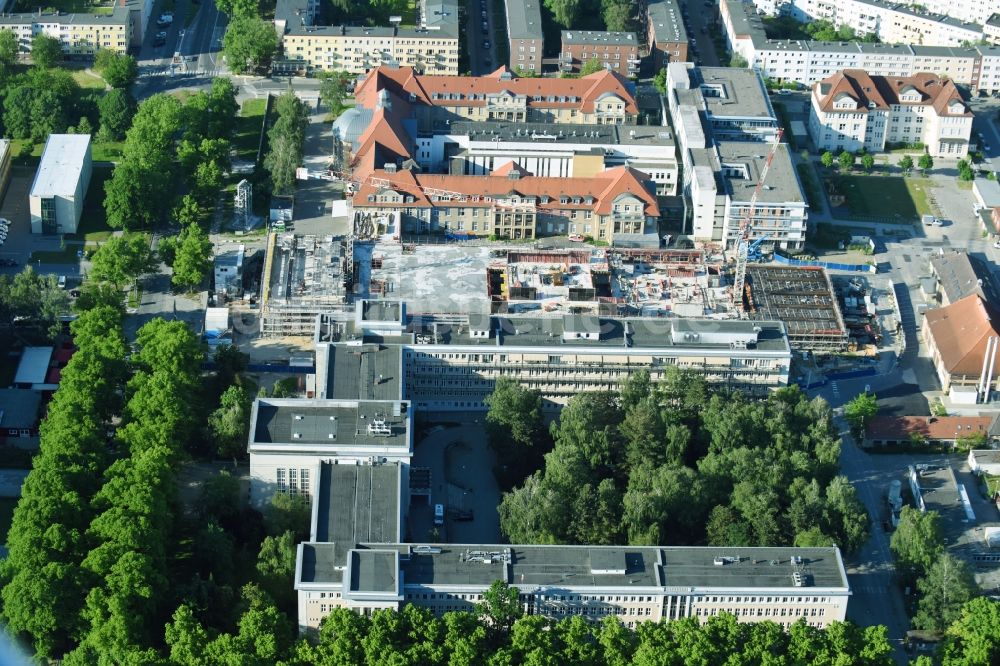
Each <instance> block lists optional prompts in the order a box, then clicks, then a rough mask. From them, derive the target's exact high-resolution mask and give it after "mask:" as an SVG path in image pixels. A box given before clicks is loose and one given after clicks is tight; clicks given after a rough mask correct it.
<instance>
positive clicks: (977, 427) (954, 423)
mask: <svg viewBox="0 0 1000 666" xmlns="http://www.w3.org/2000/svg"><path fill="white" fill-rule="evenodd" d="M992 423H993V417H991V416H875V417H873V418H872V419H871V420H869V422H868V427H867V428H866V430H867V436H868V438H869V439H895V440H899V439H908V438H909V437H910V436H911V435H919V436H921V437H923V438H925V439H929V440H953V439H957V437H959V436H968V435H973V434H976V433H983V434H984V435H986V434H988V433H989V431H990V425H991V424H992Z"/></svg>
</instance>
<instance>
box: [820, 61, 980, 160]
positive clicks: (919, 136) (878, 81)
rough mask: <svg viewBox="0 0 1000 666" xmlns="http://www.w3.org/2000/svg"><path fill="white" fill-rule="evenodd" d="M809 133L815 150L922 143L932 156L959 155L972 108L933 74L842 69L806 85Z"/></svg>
mask: <svg viewBox="0 0 1000 666" xmlns="http://www.w3.org/2000/svg"><path fill="white" fill-rule="evenodd" d="M809 134H810V136H811V137H812V139H813V143H815V144H816V146H817V147H818V148H819V149H820V150H830V151H833V152H840V151H843V150H846V151H849V152H857V151H859V150H862V149H863V150H866V151H868V152H871V153H878V152H882V151H883V150H885V149H886V146H887V144H888V145H889V146H891V145H892V144H914V143H922V144H924V146H925V147H926V150H927V152H928V153H929V154H931V155H933V156H935V157H955V158H960V157H965V156H966V155H968V152H969V137H970V136H971V134H972V112H971V111H970V110H969V108H968V107H967V106H966V104H965V102H964V101H962V96H961V93H959V91H958V89H957V88H956V87H955V84H954V83H952V82H951V81H949V80H943V79H940V78H938V77H937V76H935V75H933V74H928V73H923V74H916V75H914V76H909V77H883V76H869V74H868V73H867V72H864V71H862V70H844V71H843V72H840V73H838V74H835V75H833V76H831V77H828V78H826V79H824V80H822V81H820V82H819V83H817V84H816V85H815V86H813V91H812V105H811V111H810V115H809Z"/></svg>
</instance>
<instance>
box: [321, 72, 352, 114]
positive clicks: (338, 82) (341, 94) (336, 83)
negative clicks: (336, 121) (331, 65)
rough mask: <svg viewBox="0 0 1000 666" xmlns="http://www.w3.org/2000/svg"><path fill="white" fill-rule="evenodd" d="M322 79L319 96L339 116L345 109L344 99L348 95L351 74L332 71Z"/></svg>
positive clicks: (332, 112)
mask: <svg viewBox="0 0 1000 666" xmlns="http://www.w3.org/2000/svg"><path fill="white" fill-rule="evenodd" d="M321 80H322V83H321V84H320V87H319V97H320V99H321V100H322V101H323V104H324V105H325V106H326V107H327V108H329V109H330V113H331V114H332V115H334V116H339V115H340V114H341V113H342V112H343V111H344V99H345V98H346V97H347V86H348V85H349V84H350V82H351V75H350V74H348V73H347V72H330V73H329V74H325V75H324V76H323V78H322V79H321Z"/></svg>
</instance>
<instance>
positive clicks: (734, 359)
mask: <svg viewBox="0 0 1000 666" xmlns="http://www.w3.org/2000/svg"><path fill="white" fill-rule="evenodd" d="M352 353H353V354H354V356H351V354H352ZM359 356H360V357H361V358H359ZM397 359H399V360H400V361H401V366H400V368H401V375H397V374H396V373H394V372H393V373H392V376H388V373H389V370H386V371H385V372H380V373H379V374H380V375H382V376H384V379H383V380H382V382H384V383H380V382H376V381H372V378H374V377H375V375H376V370H375V369H376V368H378V367H384V368H392V367H395V363H396V362H397ZM744 359H753V361H752V363H751V362H745V361H744ZM790 360H791V350H790V348H789V346H788V340H787V338H786V335H785V328H784V326H783V325H782V324H780V323H778V322H772V321H732V320H730V321H721V320H709V319H677V318H670V319H666V318H663V319H659V318H642V317H624V318H617V317H599V316H596V315H564V316H561V317H553V316H548V317H545V316H537V315H535V316H533V315H485V314H475V313H473V314H469V315H447V316H433V315H423V316H416V315H414V316H406V317H405V318H403V319H402V320H401V321H400V322H399V325H398V327H397V328H396V329H395V330H394V331H390V330H389V329H387V328H383V329H381V330H378V331H374V330H372V329H371V328H369V327H367V326H366V324H364V323H363V322H359V321H358V319H357V314H355V317H354V318H353V319H347V318H344V317H343V316H341V315H324V316H321V317H320V318H319V321H318V326H317V333H316V390H317V396H318V397H319V398H330V397H333V395H343V393H342V392H343V391H344V388H343V387H344V386H356V384H354V382H353V381H352V379H351V377H352V376H354V375H355V374H356V373H357V369H358V368H362V369H364V370H363V372H364V374H363V375H362V379H363V382H362V383H363V384H376V385H377V388H376V389H375V390H377V391H381V390H383V387H398V389H399V391H400V392H401V394H400V399H405V400H409V401H411V402H412V403H413V406H414V408H416V409H432V410H442V411H447V410H481V409H485V403H484V400H485V398H486V397H487V396H488V395H489V394H490V393H491V392H492V390H493V385H494V382H495V381H496V378H497V377H499V376H501V375H503V376H506V377H512V378H513V379H515V380H516V381H518V382H519V383H521V384H522V385H524V386H527V387H530V388H532V389H535V390H537V391H539V392H540V393H541V394H542V397H543V401H544V404H545V406H546V407H547V408H554V407H558V406H560V405H562V404H564V403H565V402H566V401H567V400H569V398H571V397H572V396H573V395H575V394H576V393H579V392H580V391H593V390H614V389H616V388H617V387H618V385H619V384H620V383H621V382H622V381H624V379H625V378H626V377H627V376H628V375H629V374H630V373H632V372H634V371H636V370H638V369H645V370H648V371H649V372H650V374H651V376H652V378H653V380H654V381H655V380H657V379H658V378H659V377H661V376H662V375H663V374H664V373H665V372H667V368H669V367H673V366H676V367H680V368H690V369H693V370H696V371H698V372H701V373H703V374H704V376H705V378H706V380H707V381H708V382H709V383H711V384H714V385H720V386H726V387H730V388H733V389H737V390H742V391H746V392H748V393H751V394H757V395H763V394H766V393H767V392H769V391H771V390H773V389H775V388H779V387H781V386H786V385H787V384H788V371H789V364H790ZM344 367H347V368H348V370H346V371H345V370H344ZM397 376H402V378H403V381H401V382H400V381H399V380H398V379H396V377H397ZM338 377H339V378H340V379H338Z"/></svg>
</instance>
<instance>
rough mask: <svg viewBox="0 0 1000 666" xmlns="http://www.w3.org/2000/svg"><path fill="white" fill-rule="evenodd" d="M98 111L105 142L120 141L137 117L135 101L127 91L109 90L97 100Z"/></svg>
mask: <svg viewBox="0 0 1000 666" xmlns="http://www.w3.org/2000/svg"><path fill="white" fill-rule="evenodd" d="M97 110H98V113H99V120H100V125H101V129H100V132H101V134H100V135H99V136H100V137H101V138H102V139H103V140H106V141H107V140H111V141H120V140H121V139H122V138H124V136H125V132H127V131H128V128H129V126H131V124H132V116H134V115H135V100H134V99H132V96H131V95H129V94H128V92H127V91H125V90H121V89H118V88H116V89H114V90H109V91H108V92H106V93H105V94H103V95H101V96H100V97H98V98H97Z"/></svg>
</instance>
